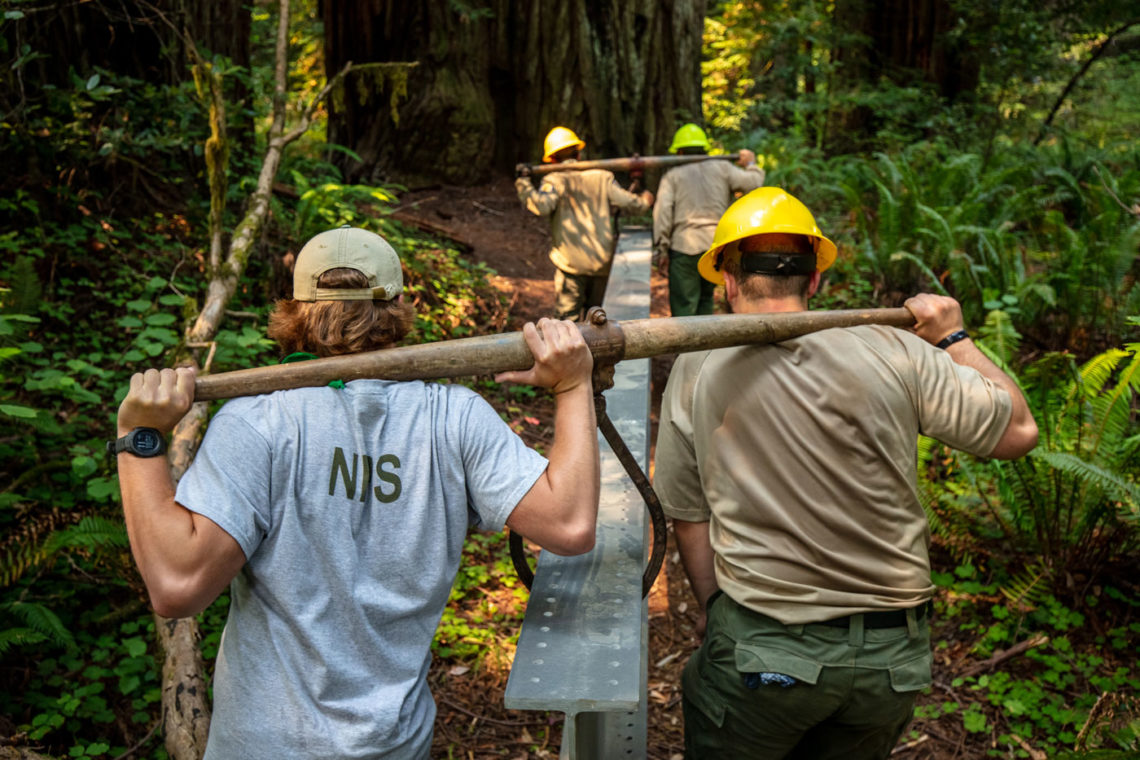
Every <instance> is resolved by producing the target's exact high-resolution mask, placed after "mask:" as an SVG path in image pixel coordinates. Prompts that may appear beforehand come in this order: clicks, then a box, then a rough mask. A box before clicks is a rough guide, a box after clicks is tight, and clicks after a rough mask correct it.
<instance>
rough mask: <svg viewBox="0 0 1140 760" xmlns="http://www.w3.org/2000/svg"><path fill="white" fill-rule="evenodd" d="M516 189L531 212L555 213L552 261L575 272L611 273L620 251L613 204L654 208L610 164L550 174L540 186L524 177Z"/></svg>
mask: <svg viewBox="0 0 1140 760" xmlns="http://www.w3.org/2000/svg"><path fill="white" fill-rule="evenodd" d="M567 163H569V162H567ZM515 189H516V190H517V191H518V194H519V200H520V201H522V203H523V205H524V206H526V208H527V210H528V211H530V212H531V213H533V214H537V215H538V216H548V215H549V216H550V234H551V237H552V238H553V239H554V246H553V248H551V250H550V260H551V261H553V262H554V266H556V267H558V268H559V269H561V270H562V271H564V272H569V273H570V274H587V275H603V274H608V273H609V270H610V262H611V261H612V259H613V255H614V230H613V214H612V212H611V211H610V207H611V206H616V207H617V208H619V209H621V210H623V211H628V212H630V213H633V214H643V213H645V212H646V211H648V210H649V204H647V203H645V202H644V201H643V200H641V197H640V196H637V195H634V194H633V193H631V192H629V191H628V190H626V189H624V188H623V187H621V185H619V184H618V183H617V180H616V179H614V175H613V174H611V173H610V172H608V171H605V170H604V169H587V170H586V171H564V172H554V173H552V174H547V175H545V176H544V177H543V178H542V185H541V186H540V187H539V188H538V189H537V190H536V189H535V187H534V184H533V183H531V181H530V178H529V177H519V178H518V179H516V180H515Z"/></svg>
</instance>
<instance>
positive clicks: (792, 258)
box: [740, 252, 815, 277]
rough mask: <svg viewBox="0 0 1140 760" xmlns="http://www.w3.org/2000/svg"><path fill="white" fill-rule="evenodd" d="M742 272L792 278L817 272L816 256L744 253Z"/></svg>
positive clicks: (742, 255) (741, 262)
mask: <svg viewBox="0 0 1140 760" xmlns="http://www.w3.org/2000/svg"><path fill="white" fill-rule="evenodd" d="M740 271H741V272H750V273H755V274H773V275H779V276H783V277H790V276H792V275H797V274H811V273H812V272H814V271H815V256H804V255H802V254H798V253H797V254H792V253H769V252H764V253H742V254H740Z"/></svg>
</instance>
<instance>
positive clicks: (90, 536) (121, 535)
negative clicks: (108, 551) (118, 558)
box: [45, 516, 129, 554]
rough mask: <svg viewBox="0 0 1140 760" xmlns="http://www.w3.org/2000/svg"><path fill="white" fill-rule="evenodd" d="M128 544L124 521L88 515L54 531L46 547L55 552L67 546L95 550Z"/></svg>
mask: <svg viewBox="0 0 1140 760" xmlns="http://www.w3.org/2000/svg"><path fill="white" fill-rule="evenodd" d="M128 545H129V541H128V539H127V528H126V526H125V525H124V524H123V523H122V522H119V521H118V520H108V519H107V518H105V517H96V516H88V517H84V518H83V519H82V520H80V521H79V522H78V523H76V524H75V525H73V526H71V527H68V528H65V529H63V530H59V531H56V532H55V533H53V534H52V535H51V536H50V537H49V538H48V540H47V541H46V542H45V549H46V550H47V551H48V552H49V553H52V554H54V553H55V552H58V551H61V550H63V549H65V548H67V549H86V550H88V551H94V550H97V549H102V548H106V547H120V548H121V547H126V546H128Z"/></svg>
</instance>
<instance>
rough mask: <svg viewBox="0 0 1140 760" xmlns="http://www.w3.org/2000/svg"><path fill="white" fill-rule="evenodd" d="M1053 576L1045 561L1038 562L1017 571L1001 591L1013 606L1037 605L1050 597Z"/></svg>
mask: <svg viewBox="0 0 1140 760" xmlns="http://www.w3.org/2000/svg"><path fill="white" fill-rule="evenodd" d="M1051 578H1052V573H1051V572H1050V571H1049V568H1048V567H1047V566H1046V565H1045V563H1044V562H1037V563H1035V564H1033V565H1029V566H1027V567H1025V568H1024V569H1023V570H1021V571H1020V572H1019V573H1016V574H1015V575H1014V576H1013V578H1011V579H1010V582H1009V584H1008V585H1005V586H1002V587H1001V589H1000V591H1001V593H1002V596H1004V597H1005V598H1006V599H1008V600H1009V601H1010V604H1012V605H1013V606H1021V605H1022V604H1030V605H1033V606H1037V605H1040V604H1041V603H1042V602H1044V601H1045V599H1046V598H1047V597H1048V595H1049V587H1050V584H1049V581H1050V580H1051Z"/></svg>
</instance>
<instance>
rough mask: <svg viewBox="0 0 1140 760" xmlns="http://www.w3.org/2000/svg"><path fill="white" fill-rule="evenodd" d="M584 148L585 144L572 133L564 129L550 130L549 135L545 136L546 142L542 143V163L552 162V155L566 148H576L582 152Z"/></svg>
mask: <svg viewBox="0 0 1140 760" xmlns="http://www.w3.org/2000/svg"><path fill="white" fill-rule="evenodd" d="M585 147H586V143H584V142H582V140H581V139H579V137H578V135H576V134H574V131H573V130H571V129H567V128H566V127H555V128H554V129H552V130H550V134H548V135H547V136H546V140H545V141H544V142H543V143H542V162H543V163H545V164H549V163H552V162H553V161H554V154H555V153H557V152H558V151H560V150H564V149H566V148H577V149H578V150H582V148H585Z"/></svg>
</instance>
